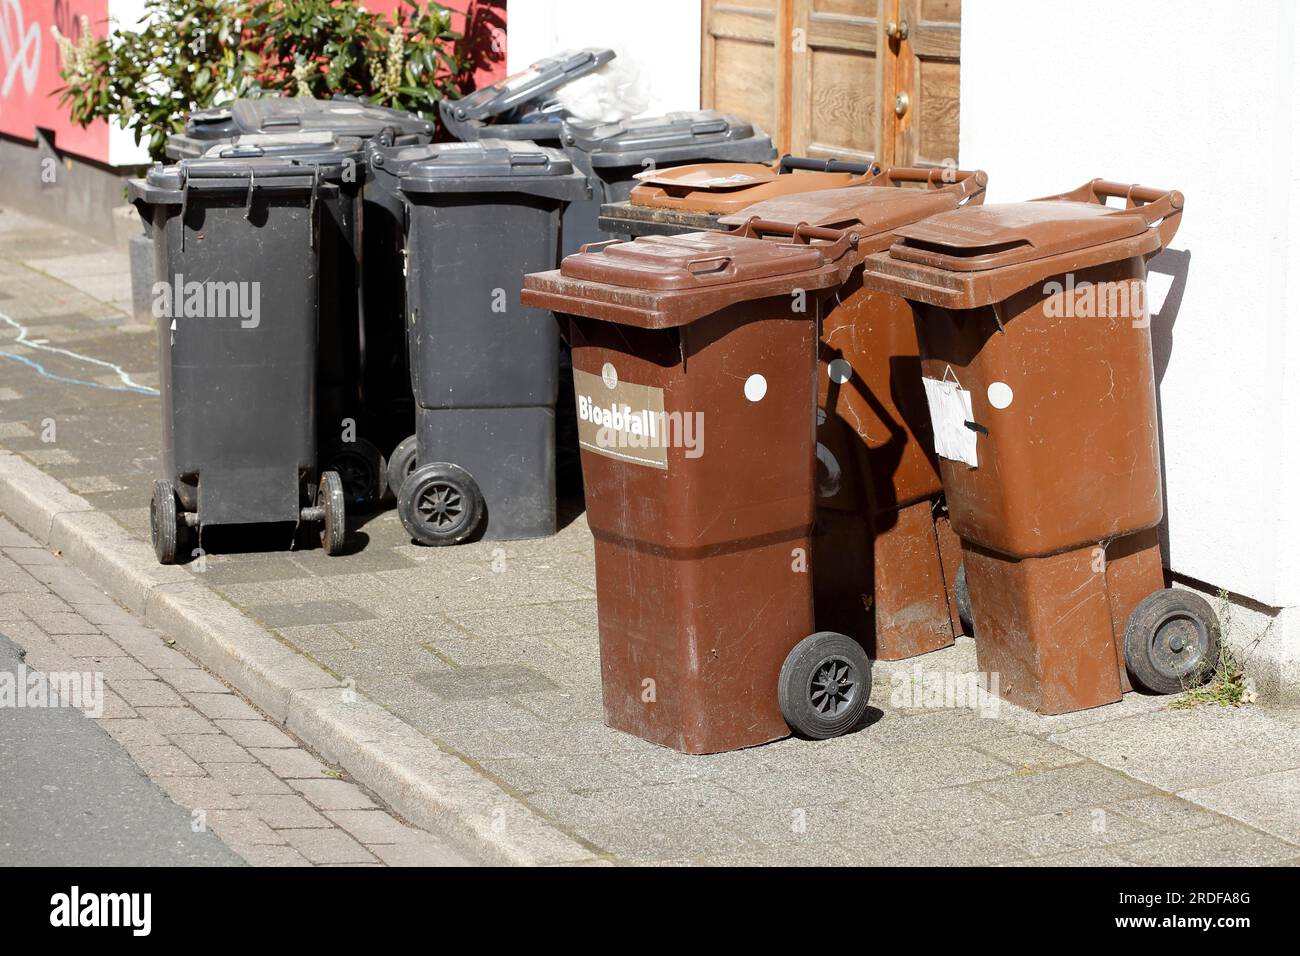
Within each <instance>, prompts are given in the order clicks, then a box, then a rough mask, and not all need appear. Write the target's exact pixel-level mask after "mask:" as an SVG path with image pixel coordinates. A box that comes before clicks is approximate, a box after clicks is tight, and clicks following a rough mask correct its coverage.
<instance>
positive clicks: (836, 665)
mask: <svg viewBox="0 0 1300 956" xmlns="http://www.w3.org/2000/svg"><path fill="white" fill-rule="evenodd" d="M870 697H871V658H869V657H867V654H866V651H864V650H863V649H862V646H861V645H860V644H858V642H857V641H855V640H853V638H851V637H845V636H844V635H843V634H836V633H835V632H834V631H819V632H818V633H816V634H813V635H811V636H809V637H805V638H804V639H803V640H802V641H800V642H799V643H798V644H796V645H795V646H794V650H792V651H790V653H789V655H788V656H787V657H786V659H785V663H784V664H782V665H781V676H780V678H778V680H777V700H778V701H779V702H780V704H781V713H782V715H783V716H784V717H785V722H786V723H787V724H789V725H790V728H791V729H792V730H794V732H795V733H797V734H799V735H800V736H802V737H808V738H810V739H812V740H825V739H826V738H828V737H838V736H840V734H844V733H848V732H849V731H850V730H852V729H853V728H854V727H856V726H857V725H858V722H859V721H860V720H861V719H862V715H863V714H864V713H865V712H866V709H867V700H868V698H870Z"/></svg>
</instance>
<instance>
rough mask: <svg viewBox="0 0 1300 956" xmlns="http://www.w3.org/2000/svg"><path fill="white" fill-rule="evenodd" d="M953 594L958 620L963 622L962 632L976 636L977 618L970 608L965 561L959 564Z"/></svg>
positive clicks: (953, 584) (969, 635)
mask: <svg viewBox="0 0 1300 956" xmlns="http://www.w3.org/2000/svg"><path fill="white" fill-rule="evenodd" d="M952 596H953V599H954V600H955V601H956V603H957V620H958V621H960V622H961V632H962V633H963V634H965V635H967V636H968V637H974V636H975V623H974V622H975V618H974V616H973V615H972V614H971V610H970V584H968V583H967V581H966V562H965V561H963V562H962V563H961V564H959V565H957V578H956V580H954V581H953V582H952Z"/></svg>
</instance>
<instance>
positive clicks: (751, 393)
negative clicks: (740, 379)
mask: <svg viewBox="0 0 1300 956" xmlns="http://www.w3.org/2000/svg"><path fill="white" fill-rule="evenodd" d="M766 394H767V379H765V378H764V377H763V376H761V375H759V374H758V373H757V372H755V373H754V374H753V375H751V376H749V378H747V379H745V397H746V398H747V399H749V400H750V401H751V402H761V401H762V400H763V396H764V395H766Z"/></svg>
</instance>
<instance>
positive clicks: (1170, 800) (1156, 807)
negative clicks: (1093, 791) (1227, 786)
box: [1106, 793, 1224, 833]
mask: <svg viewBox="0 0 1300 956" xmlns="http://www.w3.org/2000/svg"><path fill="white" fill-rule="evenodd" d="M1106 811H1107V813H1110V814H1119V815H1121V816H1125V817H1128V818H1129V819H1131V820H1136V821H1138V822H1139V823H1141V824H1144V825H1145V826H1148V827H1150V828H1151V829H1152V830H1155V831H1156V832H1158V833H1185V832H1187V831H1188V830H1196V829H1199V828H1201V827H1210V826H1216V825H1217V824H1220V823H1223V822H1224V820H1223V817H1221V816H1219V814H1217V813H1214V812H1212V811H1210V810H1206V809H1204V808H1203V807H1198V806H1197V805H1196V804H1194V803H1190V802H1188V801H1187V800H1184V799H1182V798H1181V797H1175V796H1171V795H1170V794H1167V793H1156V794H1152V795H1150V796H1146V797H1138V798H1136V799H1133V800H1124V801H1122V802H1120V803H1114V804H1111V805H1110V806H1109V807H1107V808H1106Z"/></svg>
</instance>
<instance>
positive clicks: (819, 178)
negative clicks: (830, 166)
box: [629, 163, 873, 214]
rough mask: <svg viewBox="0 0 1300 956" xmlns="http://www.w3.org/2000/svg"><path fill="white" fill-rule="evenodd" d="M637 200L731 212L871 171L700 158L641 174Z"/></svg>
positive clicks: (859, 179) (847, 182) (848, 182)
mask: <svg viewBox="0 0 1300 956" xmlns="http://www.w3.org/2000/svg"><path fill="white" fill-rule="evenodd" d="M637 178H638V179H640V180H641V185H639V186H636V187H635V188H634V189H633V190H632V195H631V197H630V199H629V201H630V202H631V203H632V205H634V206H653V207H656V208H659V209H683V210H690V211H692V212H704V213H713V214H717V213H732V212H738V211H739V210H741V209H747V208H748V207H750V206H752V205H754V204H755V203H757V202H761V201H763V200H766V199H769V198H771V197H774V196H781V195H787V194H790V193H797V194H802V193H805V192H811V191H814V190H822V189H837V188H843V187H845V186H854V185H858V184H861V183H865V182H870V181H871V179H872V178H873V177H872V176H871V175H869V174H858V173H845V172H791V173H784V174H782V173H780V171H779V170H778V169H777V168H776V167H775V166H769V165H765V164H763V163H699V164H696V165H693V166H678V167H675V168H671V169H664V170H655V171H654V172H651V173H642V174H640V175H638V176H637Z"/></svg>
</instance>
